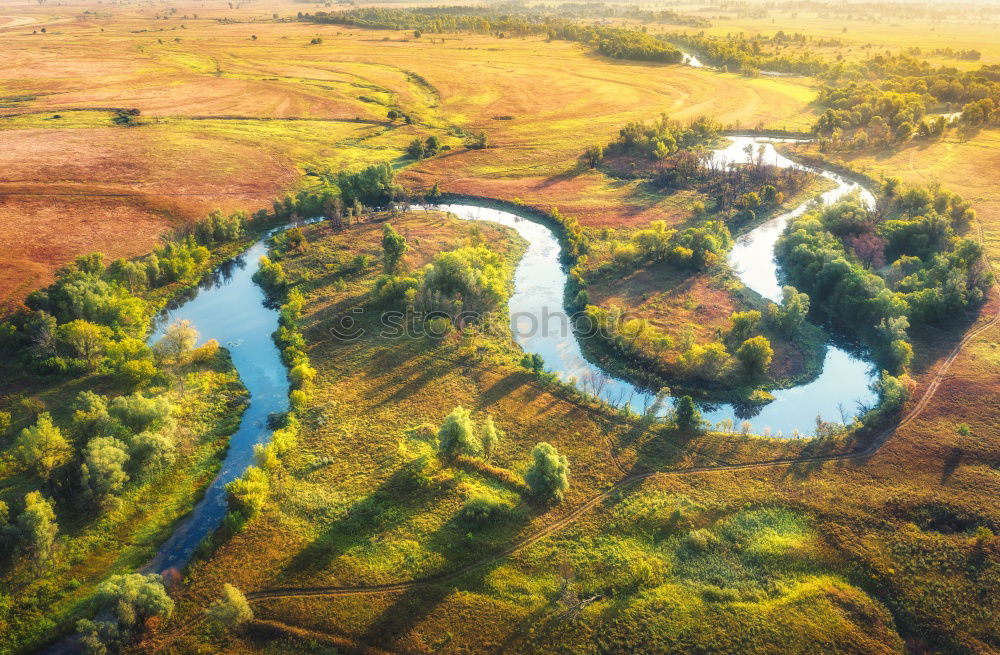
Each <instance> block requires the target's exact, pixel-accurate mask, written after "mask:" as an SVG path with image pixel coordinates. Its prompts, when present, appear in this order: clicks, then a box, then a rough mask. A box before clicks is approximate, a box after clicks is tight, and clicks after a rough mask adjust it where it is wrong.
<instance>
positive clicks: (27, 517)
mask: <svg viewBox="0 0 1000 655" xmlns="http://www.w3.org/2000/svg"><path fill="white" fill-rule="evenodd" d="M17 529H18V533H19V534H20V537H21V544H22V546H23V548H24V549H25V550H26V551H27V552H28V554H29V555H30V556H31V559H32V561H33V562H34V564H35V567H36V570H37V569H40V568H41V566H42V565H43V564H45V563H46V562H47V561H49V558H50V557H52V547H53V545H54V544H55V541H56V534H57V533H58V532H59V526H58V525H57V524H56V513H55V512H54V511H53V510H52V503H51V502H50V501H48V500H46V499H45V498H44V497H43V496H42V494H41V492H38V491H32V492H29V493H28V495H26V496H25V497H24V511H23V512H21V514H20V516H18V517H17Z"/></svg>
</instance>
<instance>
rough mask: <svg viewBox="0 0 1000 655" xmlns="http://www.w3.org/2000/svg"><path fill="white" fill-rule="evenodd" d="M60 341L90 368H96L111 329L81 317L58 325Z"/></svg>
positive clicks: (105, 347) (109, 336)
mask: <svg viewBox="0 0 1000 655" xmlns="http://www.w3.org/2000/svg"><path fill="white" fill-rule="evenodd" d="M59 333H60V337H61V338H62V341H63V342H64V343H65V344H66V345H67V346H69V347H70V348H71V349H72V350H73V352H74V353H75V354H76V356H77V357H79V358H80V359H82V360H83V361H85V362H86V363H87V364H88V365H89V366H90V367H91V369H96V368H97V364H98V363H100V360H101V356H102V355H103V354H104V351H105V350H106V349H107V346H108V341H110V339H111V329H110V328H107V327H104V326H103V325H97V324H95V323H91V322H89V321H85V320H83V319H76V320H75V321H70V322H69V323H66V324H64V325H60V326H59Z"/></svg>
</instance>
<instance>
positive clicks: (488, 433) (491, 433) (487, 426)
mask: <svg viewBox="0 0 1000 655" xmlns="http://www.w3.org/2000/svg"><path fill="white" fill-rule="evenodd" d="M501 436H502V433H501V432H500V431H499V430H497V427H496V425H494V424H493V417H492V416H489V415H487V416H486V421H485V422H484V423H483V430H482V437H481V438H480V440H481V441H482V443H483V454H484V455H485V456H486V459H487V460H489V459H490V458H491V457H493V452H494V451H495V450H496V447H497V443H498V442H499V441H500V437H501Z"/></svg>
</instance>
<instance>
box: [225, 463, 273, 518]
mask: <svg viewBox="0 0 1000 655" xmlns="http://www.w3.org/2000/svg"><path fill="white" fill-rule="evenodd" d="M270 491H271V487H270V483H269V482H268V479H267V474H266V473H265V472H264V471H262V470H261V469H259V468H257V467H256V466H249V467H247V470H246V471H245V472H244V473H243V477H240V478H237V479H235V480H233V481H232V482H230V483H229V484H227V485H226V494H227V498H228V502H229V508H230V509H231V510H232V511H234V512H239V513H240V514H242V515H243V516H245V517H247V518H251V517H253V516H255V515H256V514H257V513H258V512H259V511H260V510H261V509H262V508H263V507H264V503H265V502H267V497H268V494H269V493H270Z"/></svg>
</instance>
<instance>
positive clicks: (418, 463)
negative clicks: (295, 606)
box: [280, 458, 447, 578]
mask: <svg viewBox="0 0 1000 655" xmlns="http://www.w3.org/2000/svg"><path fill="white" fill-rule="evenodd" d="M426 463H427V460H426V459H425V458H417V459H415V460H413V461H411V462H409V463H407V464H406V465H404V466H403V467H401V468H400V469H398V470H397V471H396V472H394V473H393V474H392V476H390V477H389V478H388V479H387V480H385V481H384V482H383V483H382V484H381V485H379V487H378V488H377V489H376V490H375V491H373V492H372V493H370V494H368V495H367V496H365V497H364V498H363V499H361V500H359V501H358V502H356V503H354V505H352V506H351V507H350V508H349V509H348V510H347V511H346V512H345V513H344V515H343V516H342V517H341V518H339V519H337V520H335V521H334V522H333V523H331V524H330V525H329V526H327V528H326V529H325V530H324V531H323V533H322V534H321V535H320V536H319V537H318V538H316V539H315V540H313V541H312V543H310V544H309V545H308V546H306V547H305V548H304V549H302V550H301V551H300V552H299V553H297V554H296V555H295V557H293V558H292V560H291V561H290V562H289V563H288V564H287V565H286V566H285V567H284V569H283V572H282V575H281V576H280V577H282V578H285V577H296V576H300V575H308V574H311V573H318V572H320V571H322V570H324V569H326V568H328V567H329V565H330V564H331V563H332V562H333V561H334V560H335V559H336V558H337V557H339V556H341V555H343V554H345V553H346V552H347V551H349V550H350V549H351V548H353V547H355V546H360V545H362V544H363V543H365V542H366V541H369V540H370V539H372V538H373V537H375V536H376V535H378V534H379V533H381V532H384V531H386V530H390V529H392V528H394V527H396V526H398V525H400V524H402V523H404V522H405V521H407V520H409V519H411V518H412V517H413V516H415V515H416V514H417V513H419V512H420V511H421V510H422V509H423V508H425V507H426V506H427V505H429V504H430V503H432V502H434V501H435V500H439V499H440V498H441V497H442V496H443V495H444V494H445V493H446V491H447V489H446V488H443V487H441V486H435V485H428V484H426V483H425V481H424V478H423V469H424V466H425V465H426Z"/></svg>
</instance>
